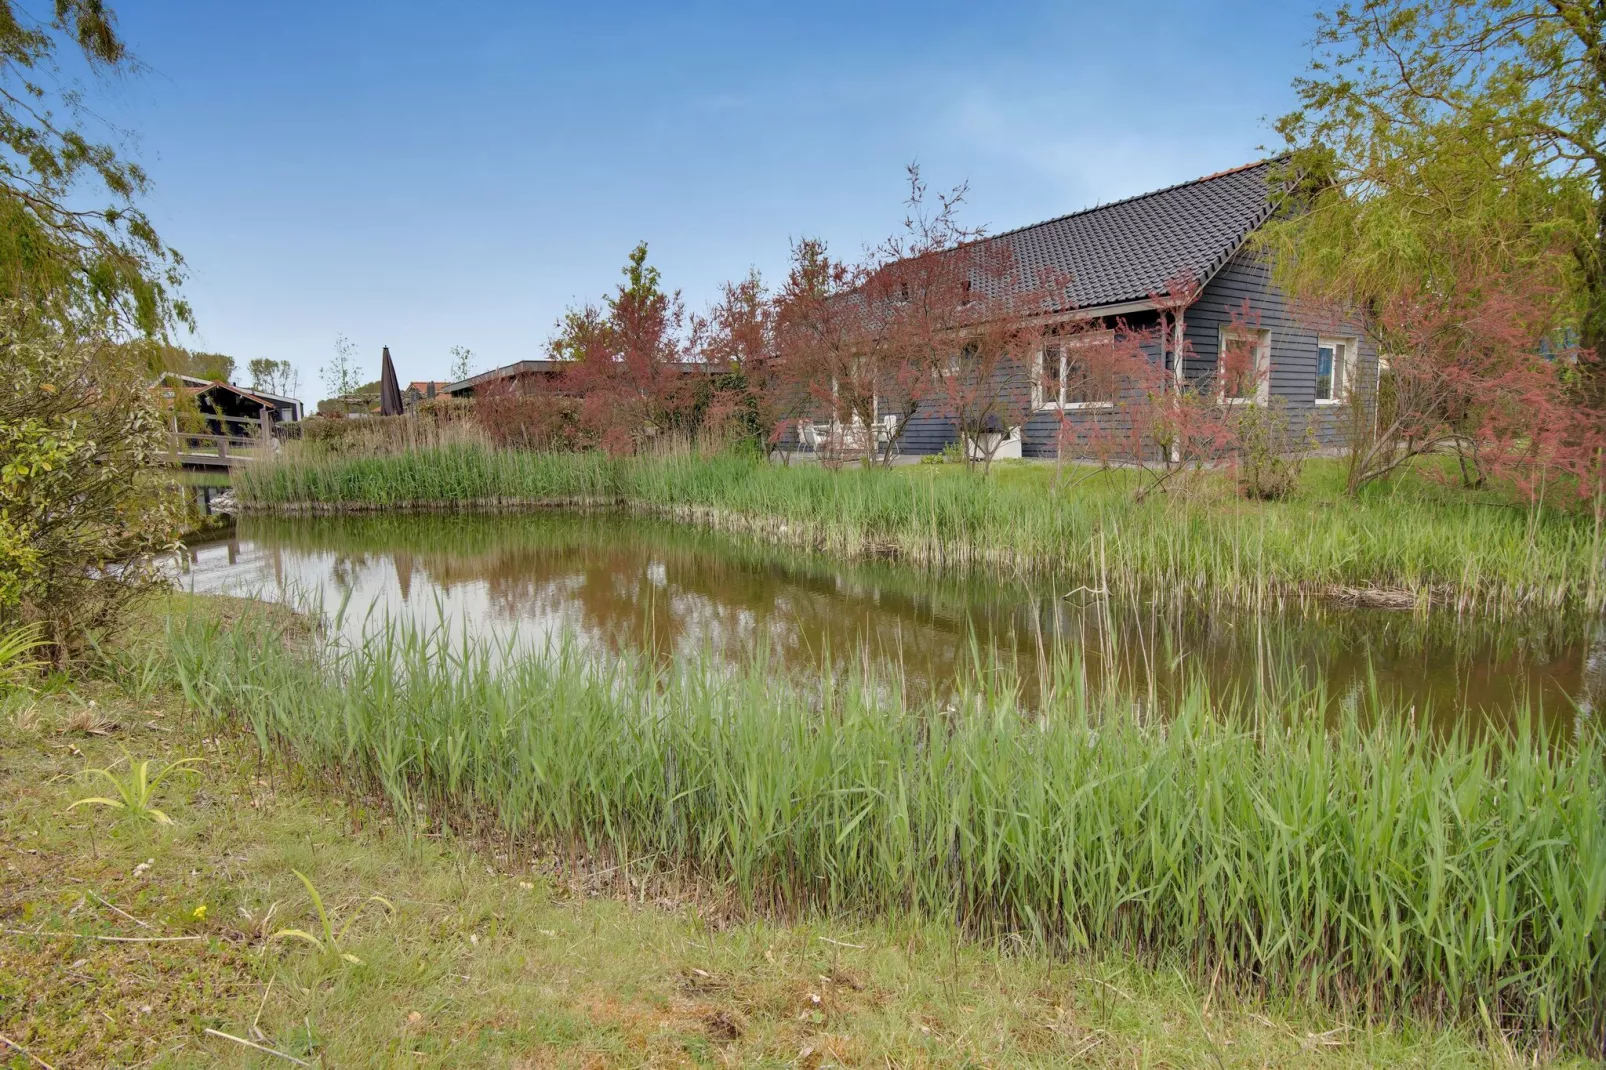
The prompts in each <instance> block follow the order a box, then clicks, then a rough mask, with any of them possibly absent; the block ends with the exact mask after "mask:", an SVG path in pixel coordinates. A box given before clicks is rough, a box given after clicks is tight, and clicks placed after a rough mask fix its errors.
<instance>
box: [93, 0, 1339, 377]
mask: <svg viewBox="0 0 1606 1070" xmlns="http://www.w3.org/2000/svg"><path fill="white" fill-rule="evenodd" d="M1313 6H1314V5H1313V4H1308V3H1307V2H1306V0H1300V2H1287V3H1278V2H1265V0H1262V2H1252V0H1191V2H1188V0H1176V2H1174V0H1145V2H1143V3H1141V4H1140V3H1110V2H1097V3H1059V4H1046V3H1044V4H1038V3H1016V4H1002V3H987V2H980V3H978V2H974V0H973V2H969V3H950V2H948V0H932V2H928V3H923V4H914V3H886V4H869V3H862V4H847V3H814V4H793V5H787V6H784V7H781V6H776V7H773V8H772V7H770V6H769V5H765V4H753V3H749V4H664V3H658V4H636V3H629V2H616V3H611V4H574V3H564V4H546V3H514V2H507V3H500V2H493V0H486V2H483V3H477V4H448V3H422V2H416V3H415V2H407V0H393V2H387V3H371V4H363V3H355V2H351V3H336V2H333V0H330V2H323V3H310V2H301V0H276V2H274V3H271V4H242V3H227V4H220V3H217V2H215V0H120V2H117V3H114V7H115V9H116V11H117V13H118V17H119V21H120V25H121V27H122V29H123V32H124V34H125V36H126V37H127V39H128V41H129V43H130V45H131V46H132V48H133V49H134V50H135V52H136V54H137V55H138V56H139V58H140V59H141V60H142V61H143V62H144V63H145V65H146V67H147V69H146V70H145V71H144V73H142V74H140V75H138V76H135V77H129V78H122V79H119V80H117V81H116V82H114V83H111V84H109V85H105V84H102V85H93V86H91V87H90V92H91V97H92V100H93V101H94V103H95V104H96V106H97V108H98V109H99V110H101V111H103V112H104V113H105V114H106V115H107V116H108V117H110V118H111V119H112V120H113V121H114V122H116V123H117V124H119V125H120V126H125V127H127V128H129V129H132V130H133V131H136V132H137V135H138V136H137V140H136V141H134V142H133V143H132V144H131V145H130V149H131V151H132V153H133V155H134V156H135V157H136V158H138V159H139V160H140V161H141V162H142V163H143V164H144V165H145V166H146V168H147V169H148V170H149V172H150V173H151V176H152V179H153V181H154V188H153V191H152V193H151V195H150V197H149V199H148V200H147V202H146V208H147V210H148V211H149V212H150V214H151V216H152V218H153V219H154V221H155V222H156V223H157V225H158V228H159V230H160V232H161V233H162V235H163V237H164V238H165V239H166V240H167V241H169V242H170V243H171V244H173V245H174V246H176V247H177V248H178V249H179V250H180V251H181V252H183V254H184V255H185V257H186V258H187V260H188V262H189V267H190V272H191V275H190V282H189V284H188V286H187V288H186V289H187V294H188V296H189V298H190V300H191V301H192V302H193V304H194V306H195V310H196V314H197V318H198V324H197V331H196V334H195V336H194V337H192V338H189V339H186V342H187V343H188V344H190V345H193V346H196V347H198V348H204V349H211V350H217V351H221V352H226V353H229V354H231V355H233V356H235V357H236V358H237V359H239V360H240V361H241V362H242V364H243V362H244V361H245V360H247V359H249V358H251V357H256V356H269V357H276V358H286V359H289V360H291V361H292V362H294V363H295V364H296V365H297V367H298V368H299V369H300V372H301V378H302V395H303V397H304V398H306V399H308V400H311V399H314V398H316V397H318V396H320V395H321V394H322V387H321V384H320V382H319V379H318V374H317V373H318V368H319V367H320V366H321V365H322V364H323V363H324V362H325V361H326V360H327V359H328V358H329V356H330V355H331V353H332V351H333V341H334V338H335V335H336V333H337V332H342V333H344V334H346V335H348V336H349V337H350V338H351V339H352V340H353V341H354V342H355V343H356V344H357V346H358V352H359V354H360V356H361V359H362V360H363V362H364V370H365V372H366V373H368V374H371V375H377V368H378V361H379V352H380V346H381V345H389V346H390V348H391V353H392V355H393V356H394V357H395V359H396V363H397V370H398V372H399V373H400V374H401V376H402V378H403V380H404V381H405V380H406V379H421V378H429V377H444V376H445V374H446V370H447V366H448V363H449V357H448V355H447V350H448V348H449V347H450V346H452V345H466V346H468V347H470V348H471V349H473V350H474V352H475V354H476V362H477V363H478V364H479V365H481V366H482V367H490V366H494V365H496V364H501V363H506V362H508V361H512V360H518V359H522V358H526V357H532V356H537V355H539V354H540V352H541V350H542V349H543V347H544V343H545V340H546V338H547V337H548V335H549V334H550V333H551V329H552V324H553V322H554V321H555V320H556V319H557V317H558V316H559V314H560V313H561V312H562V311H563V309H564V307H565V306H567V305H569V304H572V303H575V302H577V301H582V300H586V299H592V298H595V297H597V296H599V295H600V294H602V293H603V292H604V291H606V290H609V289H611V288H612V286H613V285H614V282H615V280H616V279H617V278H618V271H619V268H620V266H621V265H622V264H623V262H624V259H625V255H626V253H627V252H628V251H629V249H630V247H631V246H632V245H633V244H634V243H635V242H636V241H638V240H642V239H645V240H646V241H647V242H648V243H649V244H650V246H651V259H652V261H653V262H654V263H655V264H657V265H658V266H659V267H660V268H661V269H662V271H663V273H664V277H665V281H666V283H667V284H668V285H669V286H671V287H673V288H679V289H681V290H682V291H683V294H684V296H685V298H686V301H687V304H688V306H689V307H691V308H693V309H700V308H702V307H704V306H705V305H706V304H707V303H708V301H709V300H710V299H711V298H712V297H713V296H714V295H715V293H716V292H717V289H718V287H719V284H720V283H721V282H722V281H723V280H725V279H729V278H734V277H738V276H740V275H742V274H744V273H745V272H746V271H747V270H748V268H749V267H757V268H759V269H760V270H761V271H762V272H763V273H764V274H765V276H766V277H767V278H770V279H772V280H774V279H776V278H778V276H779V275H780V273H781V272H782V271H783V270H784V263H785V258H786V252H787V247H788V243H789V241H790V240H792V239H794V238H797V237H801V236H804V235H811V236H819V237H823V238H825V239H826V240H827V241H828V242H829V243H830V244H831V246H832V247H833V248H834V249H835V250H836V251H838V252H839V253H851V252H855V251H857V250H859V249H860V248H862V247H863V246H864V245H866V244H867V243H873V242H875V241H877V240H878V239H879V238H881V237H884V236H885V235H886V234H888V233H889V232H890V231H891V230H892V229H893V228H895V227H896V226H897V224H898V222H899V220H900V219H901V218H902V210H903V208H902V203H901V202H902V199H903V196H904V193H905V188H904V183H905V179H904V166H905V165H906V164H908V163H909V162H910V161H912V160H918V161H919V163H920V164H921V167H922V169H923V171H924V173H925V176H926V178H927V179H928V181H929V182H930V184H931V185H932V186H933V187H947V186H951V185H953V184H955V183H958V182H961V181H967V180H968V181H969V183H970V189H971V193H970V197H969V201H968V207H967V208H966V210H965V212H964V218H965V220H966V221H967V222H969V223H972V224H986V225H987V227H988V228H989V229H990V230H1003V229H1007V228H1009V227H1013V226H1019V225H1022V224H1026V223H1031V222H1035V221H1037V220H1040V219H1045V218H1049V217H1052V216H1056V215H1061V214H1064V213H1065V212H1069V211H1074V210H1076V209H1079V208H1083V207H1087V206H1089V205H1092V204H1096V203H1099V202H1101V201H1108V200H1114V199H1117V198H1120V197H1124V196H1129V195H1131V194H1134V193H1141V192H1143V191H1145V190H1148V189H1152V188H1156V187H1159V186H1163V185H1168V184H1171V183H1173V182H1178V181H1183V180H1186V179H1188V178H1192V177H1197V176H1198V175H1202V174H1207V173H1209V172H1212V171H1217V170H1221V169H1223V168H1227V167H1232V166H1236V165H1238V164H1241V163H1245V162H1248V161H1249V160H1252V159H1255V158H1256V157H1257V156H1258V155H1259V152H1258V149H1259V147H1260V146H1262V145H1267V144H1270V143H1272V141H1273V135H1272V133H1271V131H1270V129H1269V127H1268V125H1267V120H1268V119H1269V118H1270V117H1275V116H1277V115H1279V114H1281V113H1282V112H1284V111H1286V110H1287V109H1288V107H1289V106H1290V104H1291V102H1292V94H1291V91H1290V88H1289V83H1290V80H1291V79H1292V77H1293V76H1294V75H1295V74H1296V73H1298V72H1299V71H1300V70H1301V69H1302V68H1303V67H1304V65H1305V60H1306V56H1307V54H1308V45H1307V42H1308V41H1309V39H1310V36H1311V32H1312V28H1313V21H1312V14H1311V10H1312V8H1313Z"/></svg>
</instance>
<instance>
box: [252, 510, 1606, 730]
mask: <svg viewBox="0 0 1606 1070" xmlns="http://www.w3.org/2000/svg"><path fill="white" fill-rule="evenodd" d="M249 534H250V535H251V536H254V537H256V538H258V539H259V540H260V542H261V543H265V544H266V546H265V547H264V548H267V547H268V546H271V547H273V548H274V550H275V551H277V550H278V549H279V548H281V547H295V548H299V549H304V550H307V551H315V552H317V553H319V554H320V555H322V554H332V555H333V559H334V563H333V565H332V566H331V568H330V571H329V579H330V581H331V582H333V583H334V585H335V586H336V587H337V588H338V589H339V590H340V591H342V592H348V591H350V590H351V589H352V588H353V587H354V585H355V584H356V582H357V580H358V578H359V577H360V576H361V575H362V574H363V573H365V572H366V571H367V570H368V569H370V568H373V567H375V566H377V565H384V566H386V567H388V568H390V569H393V570H394V574H395V576H396V579H397V583H398V587H399V589H400V591H401V594H402V598H403V599H404V600H406V599H410V598H411V597H412V596H413V594H414V593H415V592H416V585H415V582H414V581H415V578H420V577H421V580H420V582H427V583H428V584H430V585H431V586H432V587H435V588H440V589H445V590H450V589H451V588H453V587H455V586H458V585H460V584H475V585H479V586H480V587H482V589H483V590H484V591H485V592H486V594H487V597H488V599H489V602H490V605H491V608H492V612H493V614H494V615H495V616H496V617H498V618H500V619H501V620H503V621H507V622H516V621H520V620H532V619H539V620H544V621H546V622H549V623H560V624H562V625H566V626H568V627H572V628H574V629H575V630H576V631H578V632H579V633H580V634H581V635H582V636H583V637H584V638H586V639H587V640H589V641H590V642H592V643H594V644H596V645H598V646H599V647H600V648H602V649H607V650H611V651H614V652H622V651H626V650H630V651H648V652H651V653H652V654H654V655H656V656H660V657H666V656H670V655H677V656H684V657H691V658H702V657H708V658H711V659H714V660H724V661H734V660H737V659H741V658H745V657H748V656H750V655H751V654H752V653H753V651H754V650H755V649H757V648H758V647H760V646H764V647H767V648H768V650H769V651H770V652H771V654H772V655H774V656H776V658H777V660H778V661H779V662H780V663H781V664H784V665H787V666H790V667H793V668H807V667H812V666H816V665H818V664H819V659H820V657H822V656H823V655H824V654H825V653H827V652H829V653H830V655H831V656H832V657H833V658H835V659H837V660H838V661H846V660H852V661H859V660H860V659H864V658H868V660H870V661H872V662H879V663H881V664H883V665H889V664H891V665H899V666H901V668H902V670H903V671H904V673H905V674H906V675H907V676H908V678H909V679H910V680H911V681H912V682H918V681H919V680H921V679H926V680H932V681H939V682H944V683H946V682H947V681H951V680H952V679H953V678H954V674H955V673H956V672H959V671H965V672H970V671H971V670H972V668H973V666H972V664H971V663H972V660H973V654H972V641H971V635H972V632H973V631H974V633H975V636H976V648H977V650H978V651H979V653H980V655H981V657H982V659H983V660H984V661H987V660H989V659H992V660H996V661H1002V662H1004V663H1006V664H1010V663H1012V664H1013V665H1014V667H1015V668H1016V669H1017V670H1018V671H1019V673H1020V674H1021V675H1022V676H1023V677H1025V681H1024V682H1025V684H1026V686H1027V687H1028V689H1032V688H1035V687H1036V680H1035V679H1034V673H1035V670H1036V668H1037V666H1038V664H1039V661H1040V659H1041V658H1045V657H1046V658H1050V659H1052V658H1054V657H1056V656H1058V657H1067V656H1070V657H1074V658H1076V659H1077V660H1078V662H1079V664H1080V665H1081V667H1082V668H1083V670H1084V671H1085V672H1086V674H1087V677H1088V682H1089V684H1090V686H1093V687H1103V686H1109V685H1111V684H1116V685H1119V686H1120V687H1121V688H1122V689H1123V690H1126V691H1130V692H1135V693H1138V694H1142V695H1152V696H1153V697H1155V698H1156V699H1158V700H1159V701H1161V702H1162V703H1164V702H1165V701H1166V700H1167V699H1169V698H1170V697H1171V696H1172V695H1174V694H1175V693H1176V692H1177V691H1178V690H1179V689H1181V688H1182V687H1184V686H1187V684H1188V683H1189V682H1191V681H1194V680H1199V679H1202V680H1204V681H1205V682H1206V683H1208V685H1209V686H1210V687H1211V688H1212V689H1214V690H1217V691H1218V692H1236V693H1239V694H1248V693H1252V692H1253V691H1255V690H1256V689H1264V688H1270V689H1273V690H1276V691H1280V692H1285V691H1288V690H1291V689H1293V688H1295V687H1298V686H1303V687H1312V686H1315V685H1316V684H1318V683H1320V684H1322V685H1323V686H1325V687H1326V689H1327V693H1328V695H1329V696H1330V697H1331V699H1332V701H1334V702H1335V703H1336V702H1338V701H1341V698H1340V696H1345V695H1347V696H1350V699H1349V701H1360V702H1365V701H1369V697H1370V695H1371V693H1372V691H1373V690H1374V688H1375V689H1376V691H1377V692H1379V694H1380V695H1382V696H1383V697H1384V698H1385V700H1387V701H1390V702H1404V703H1407V704H1415V705H1416V706H1417V707H1418V709H1419V711H1423V710H1426V709H1427V708H1429V707H1431V709H1432V712H1433V713H1434V714H1435V715H1436V716H1438V717H1440V718H1443V719H1455V718H1457V717H1458V716H1460V713H1461V711H1462V710H1465V709H1466V708H1468V707H1473V708H1478V707H1484V706H1509V705H1510V703H1511V701H1512V699H1513V697H1514V694H1520V693H1521V692H1523V691H1525V690H1527V691H1531V692H1532V693H1533V694H1535V695H1542V696H1543V697H1544V701H1545V703H1546V705H1547V707H1548V710H1549V712H1552V713H1554V712H1558V711H1560V710H1561V709H1562V708H1564V707H1565V706H1566V704H1567V696H1568V695H1569V693H1576V692H1578V691H1579V689H1580V688H1581V687H1585V686H1588V687H1591V688H1598V687H1599V686H1606V670H1598V669H1597V670H1586V667H1585V657H1586V653H1587V650H1588V647H1587V637H1586V636H1585V635H1584V633H1583V629H1582V628H1581V627H1574V626H1570V625H1563V624H1560V623H1557V622H1555V621H1550V620H1543V621H1525V622H1521V623H1518V624H1516V625H1513V624H1512V623H1510V622H1499V621H1489V620H1473V619H1468V618H1464V617H1456V616H1453V615H1449V614H1437V615H1432V616H1429V617H1428V618H1426V619H1423V618H1418V617H1415V616H1413V615H1411V614H1404V613H1387V612H1383V611H1365V610H1363V611H1329V612H1320V611H1317V612H1309V611H1303V612H1302V611H1296V610H1292V609H1291V610H1289V611H1287V612H1266V613H1261V614H1247V613H1234V612H1226V611H1222V610H1221V609H1219V608H1210V607H1198V606H1189V605H1187V604H1183V603H1179V602H1178V601H1177V600H1174V599H1167V598H1154V599H1147V600H1129V601H1124V602H1119V603H1108V602H1105V601H1103V600H1100V599H1097V598H1084V597H1079V596H1071V597H1065V596H1062V595H1061V593H1060V592H1061V591H1063V590H1064V589H1066V588H1068V587H1072V586H1074V585H1073V584H1070V583H1062V584H1055V583H1054V582H1052V581H1040V580H1034V581H1029V582H1027V581H1019V582H1010V581H1005V580H999V579H996V578H990V577H987V576H982V575H955V574H952V573H938V574H934V573H930V572H924V571H920V570H916V569H912V568H908V567H902V566H898V565H896V564H886V563H844V562H840V561H834V560H829V559H826V558H822V557H819V556H816V555H809V554H802V553H793V552H788V551H783V550H778V549H775V548H773V547H768V546H763V545H762V544H757V543H754V542H752V541H749V540H739V539H731V538H727V537H724V536H719V535H716V534H713V533H710V532H707V531H704V530H701V529H696V528H688V527H684V526H679V525H673V524H667V523H659V522H652V521H640V520H630V519H623V518H619V517H608V516H602V517H599V516H572V515H564V514H542V515H536V516H518V517H431V516H424V517H419V516H414V517H407V518H383V517H377V518H333V519H323V520H298V521H293V522H271V523H268V524H261V523H253V524H251V525H250V528H249ZM273 556H274V557H276V558H277V557H278V554H277V553H274V554H273ZM387 558H388V559H389V560H388V561H387V560H385V559H387ZM1602 642H1603V643H1606V641H1602ZM1601 661H1602V663H1606V655H1603V656H1602V658H1601Z"/></svg>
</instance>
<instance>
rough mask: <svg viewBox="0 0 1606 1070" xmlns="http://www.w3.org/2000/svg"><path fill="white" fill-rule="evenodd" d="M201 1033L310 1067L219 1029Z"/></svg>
mask: <svg viewBox="0 0 1606 1070" xmlns="http://www.w3.org/2000/svg"><path fill="white" fill-rule="evenodd" d="M203 1032H205V1033H206V1034H207V1036H213V1037H222V1038H223V1039H224V1040H232V1041H234V1042H235V1043H236V1044H244V1045H245V1046H246V1047H248V1048H255V1049H256V1050H257V1051H260V1052H266V1053H267V1054H269V1055H277V1056H278V1057H279V1058H281V1059H285V1060H288V1061H289V1062H292V1063H295V1064H296V1065H297V1066H311V1065H312V1064H311V1063H309V1062H304V1061H302V1060H300V1059H297V1058H296V1057H295V1056H294V1055H286V1054H285V1053H284V1052H282V1051H275V1050H274V1049H273V1048H268V1047H264V1046H263V1045H261V1044H258V1043H257V1042H256V1041H254V1040H247V1039H245V1038H244V1037H237V1036H235V1035H234V1034H233V1033H225V1032H223V1030H221V1029H212V1028H211V1027H208V1028H206V1029H205V1030H203Z"/></svg>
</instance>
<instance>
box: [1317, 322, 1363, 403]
mask: <svg viewBox="0 0 1606 1070" xmlns="http://www.w3.org/2000/svg"><path fill="white" fill-rule="evenodd" d="M1357 348H1358V347H1357V345H1356V342H1355V339H1353V338H1318V339H1317V340H1316V404H1318V405H1338V404H1341V403H1342V402H1344V401H1346V400H1348V398H1349V390H1350V382H1351V380H1352V378H1353V376H1354V374H1355V354H1356V349H1357Z"/></svg>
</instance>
